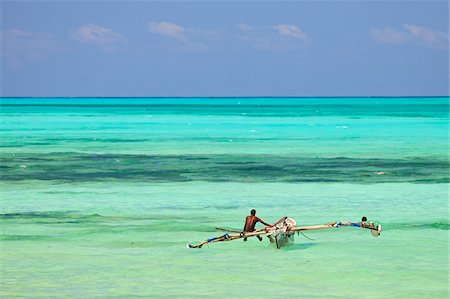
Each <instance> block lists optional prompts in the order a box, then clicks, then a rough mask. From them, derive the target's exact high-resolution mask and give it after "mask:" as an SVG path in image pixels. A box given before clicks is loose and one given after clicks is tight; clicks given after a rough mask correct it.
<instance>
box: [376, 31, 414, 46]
mask: <svg viewBox="0 0 450 299" xmlns="http://www.w3.org/2000/svg"><path fill="white" fill-rule="evenodd" d="M370 34H371V35H372V37H373V38H374V39H375V40H376V41H377V42H379V43H387V44H401V43H404V42H405V41H406V38H407V37H406V35H405V33H402V32H399V31H397V30H394V29H392V28H384V29H378V28H372V29H371V30H370Z"/></svg>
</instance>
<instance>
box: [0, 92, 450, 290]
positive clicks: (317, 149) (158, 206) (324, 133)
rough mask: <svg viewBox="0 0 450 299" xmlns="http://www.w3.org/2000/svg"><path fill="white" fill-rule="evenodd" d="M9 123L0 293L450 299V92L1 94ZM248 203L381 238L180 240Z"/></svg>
mask: <svg viewBox="0 0 450 299" xmlns="http://www.w3.org/2000/svg"><path fill="white" fill-rule="evenodd" d="M0 121H1V123H0V125H1V126H0V132H1V134H0V297H2V298H13V297H53V298H64V297H80V298H97V297H104V298H119V297H120V298H127V297H139V298H142V297H155V298H174V297H175V298H184V297H188V298H189V297H204V298H230V297H238V298H246V297H247V298H248V297H255V298H279V297H281V296H286V297H294V298H448V296H449V289H448V286H449V285H448V277H449V276H448V273H449V260H448V257H449V256H448V249H449V248H448V246H449V228H450V225H449V218H448V216H449V215H448V211H449V210H448V208H449V206H448V198H449V197H448V195H449V159H448V153H449V98H448V97H435V98H433V97H426V98H419V97H417V98H1V99H0ZM253 208H254V209H256V211H257V216H259V217H260V218H261V219H263V220H264V221H266V222H275V221H276V220H278V219H279V218H281V217H282V216H289V217H291V218H293V219H295V220H296V221H297V223H298V225H311V224H322V223H328V222H331V221H359V220H360V219H361V217H362V216H366V217H367V218H368V219H369V221H373V222H375V223H381V224H382V227H383V231H382V233H381V236H379V237H378V238H374V237H372V235H371V234H370V232H369V231H367V230H362V229H359V228H354V227H341V228H336V229H329V230H323V231H311V232H307V233H306V235H307V236H308V237H309V238H310V239H311V240H310V239H307V238H305V237H303V236H302V235H299V236H296V237H295V238H296V240H295V243H294V244H293V245H291V246H287V247H284V248H281V249H276V248H274V247H273V246H272V245H270V244H269V241H268V240H267V239H266V238H264V240H263V241H262V242H259V241H258V240H257V239H256V238H250V239H249V240H248V241H247V242H242V241H241V240H236V241H232V242H223V243H216V244H209V245H205V246H203V248H201V249H187V248H186V244H187V243H197V242H200V241H202V240H205V239H206V238H211V237H215V236H219V235H221V234H222V233H221V232H218V231H215V230H214V228H215V227H226V228H233V229H242V227H243V224H244V219H245V216H247V215H248V214H249V211H250V209H253ZM258 227H262V226H258Z"/></svg>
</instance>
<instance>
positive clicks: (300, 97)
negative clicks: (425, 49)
mask: <svg viewBox="0 0 450 299" xmlns="http://www.w3.org/2000/svg"><path fill="white" fill-rule="evenodd" d="M25 98H31V99H80V98H81V99H90V98H113V99H157V98H159V99H173V98H177V99H194V98H200V99H210V98H213V99H229V98H241V99H242V98H247V99H255V98H282V99H312V98H314V99H317V98H318V99H320V98H336V99H339V98H450V95H436V96H429V95H427V96H0V99H25Z"/></svg>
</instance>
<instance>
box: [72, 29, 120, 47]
mask: <svg viewBox="0 0 450 299" xmlns="http://www.w3.org/2000/svg"><path fill="white" fill-rule="evenodd" d="M73 37H74V38H76V39H77V40H80V41H83V42H88V43H97V44H111V43H115V42H119V41H122V40H123V39H124V38H123V36H122V35H121V34H120V33H118V32H115V31H114V30H112V29H108V28H105V27H100V26H97V25H94V24H87V25H83V26H80V27H78V28H77V29H75V31H74V32H73Z"/></svg>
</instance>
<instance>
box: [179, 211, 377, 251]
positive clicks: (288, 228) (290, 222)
mask: <svg viewBox="0 0 450 299" xmlns="http://www.w3.org/2000/svg"><path fill="white" fill-rule="evenodd" d="M296 225H297V223H296V222H295V220H294V219H292V218H288V217H283V218H281V219H280V220H278V221H277V222H275V224H274V225H273V226H271V227H266V228H262V229H258V230H255V231H253V232H241V231H239V230H233V229H226V228H221V227H216V228H215V229H216V230H220V231H225V232H226V233H225V234H223V235H221V236H218V237H215V238H209V239H206V240H205V241H203V242H200V243H198V244H195V245H191V244H187V246H186V247H187V248H201V247H202V246H203V245H205V244H209V243H217V242H225V241H233V240H237V239H242V238H249V237H255V236H260V235H266V236H267V238H268V239H269V240H270V243H272V244H274V245H275V246H276V248H281V247H283V246H286V245H290V244H292V243H293V242H294V235H295V233H297V234H299V233H300V234H303V233H302V231H308V230H318V229H331V228H339V227H341V226H354V227H360V228H362V229H368V230H370V232H371V233H372V236H374V237H378V236H379V235H380V234H381V224H378V225H374V224H373V223H365V222H359V223H353V222H330V223H326V224H318V225H309V226H296ZM229 233H235V234H229ZM304 236H305V235H304ZM305 237H306V238H308V237H307V236H305Z"/></svg>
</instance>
